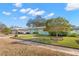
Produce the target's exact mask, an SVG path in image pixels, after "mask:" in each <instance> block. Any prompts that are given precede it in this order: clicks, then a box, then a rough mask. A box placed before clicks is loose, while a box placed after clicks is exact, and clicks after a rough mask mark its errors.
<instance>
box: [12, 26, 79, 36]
mask: <svg viewBox="0 0 79 59" xmlns="http://www.w3.org/2000/svg"><path fill="white" fill-rule="evenodd" d="M44 28H45V27H27V28H21V27H14V28H11V30H12V34H16V32H18V34H29V33H30V34H32V33H33V32H38V33H39V34H41V35H49V33H48V32H46V31H44ZM72 28H73V31H71V32H70V33H77V34H79V27H77V26H74V27H73V26H72Z"/></svg>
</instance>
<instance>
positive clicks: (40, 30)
mask: <svg viewBox="0 0 79 59" xmlns="http://www.w3.org/2000/svg"><path fill="white" fill-rule="evenodd" d="M44 28H45V27H27V28H21V27H14V28H11V30H12V34H16V32H18V34H29V33H31V34H32V33H33V32H38V33H39V34H42V35H48V32H46V31H44Z"/></svg>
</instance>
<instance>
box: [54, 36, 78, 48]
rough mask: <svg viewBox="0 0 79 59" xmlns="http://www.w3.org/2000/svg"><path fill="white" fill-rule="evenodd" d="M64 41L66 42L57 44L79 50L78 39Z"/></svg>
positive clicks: (65, 38)
mask: <svg viewBox="0 0 79 59" xmlns="http://www.w3.org/2000/svg"><path fill="white" fill-rule="evenodd" d="M63 39H64V40H62V41H58V42H57V43H56V44H58V45H62V46H67V47H72V48H79V44H78V43H77V42H76V40H78V39H79V38H76V37H64V38H63ZM54 44H55V43H54Z"/></svg>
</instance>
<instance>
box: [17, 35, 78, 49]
mask: <svg viewBox="0 0 79 59" xmlns="http://www.w3.org/2000/svg"><path fill="white" fill-rule="evenodd" d="M34 36H35V35H32V34H27V35H19V36H18V37H19V38H21V39H24V40H27V39H31V40H32V41H36V42H40V43H44V44H55V45H60V46H66V47H71V48H79V44H78V43H77V42H76V40H79V38H78V37H63V40H61V41H54V40H50V38H51V36H37V37H38V38H37V39H32V38H33V37H34Z"/></svg>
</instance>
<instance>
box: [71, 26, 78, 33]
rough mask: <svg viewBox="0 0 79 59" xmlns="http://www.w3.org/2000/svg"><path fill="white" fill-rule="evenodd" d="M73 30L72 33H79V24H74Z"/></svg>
mask: <svg viewBox="0 0 79 59" xmlns="http://www.w3.org/2000/svg"><path fill="white" fill-rule="evenodd" d="M72 28H73V31H71V33H77V34H79V26H73V27H72Z"/></svg>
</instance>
